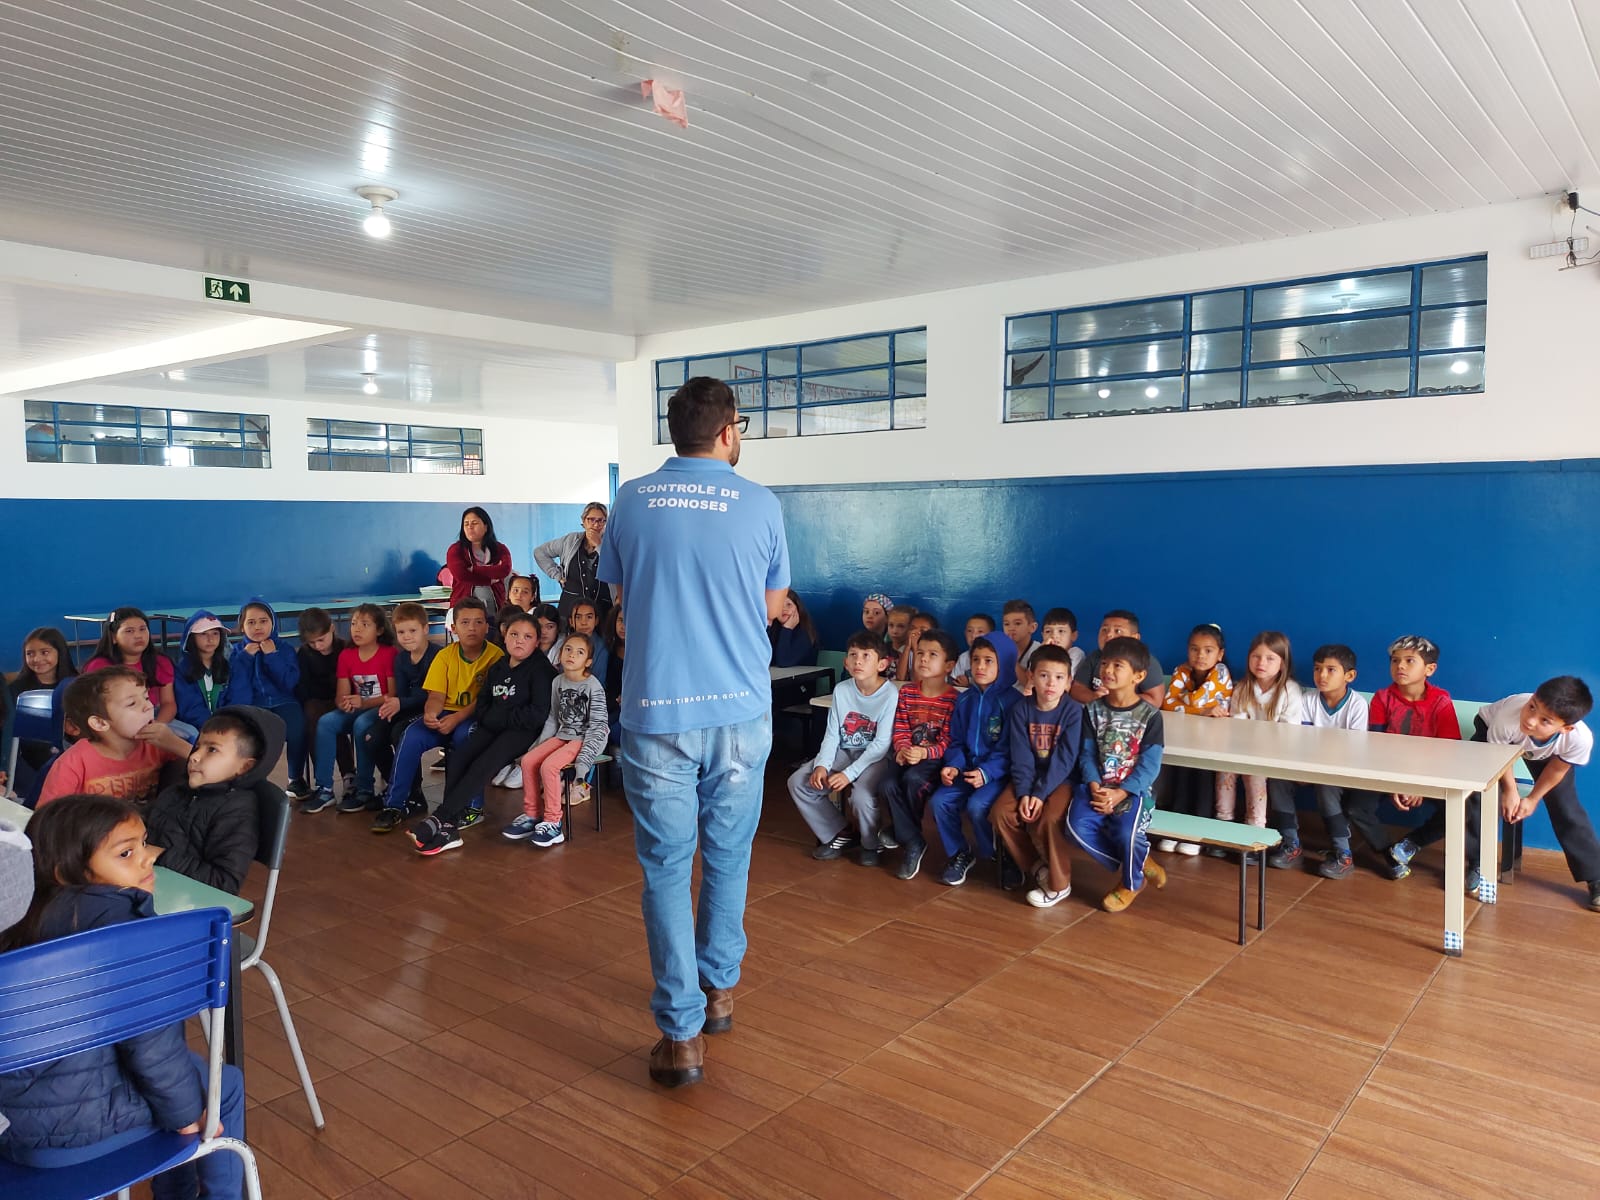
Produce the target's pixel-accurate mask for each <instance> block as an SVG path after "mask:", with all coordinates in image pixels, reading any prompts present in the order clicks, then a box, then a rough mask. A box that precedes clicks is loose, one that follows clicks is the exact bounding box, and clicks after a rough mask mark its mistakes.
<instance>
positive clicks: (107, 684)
mask: <svg viewBox="0 0 1600 1200" xmlns="http://www.w3.org/2000/svg"><path fill="white" fill-rule="evenodd" d="M122 681H125V682H127V683H133V684H137V685H138V686H139V689H140V690H141V691H143V690H145V688H146V687H147V685H146V683H145V679H144V676H143V675H141V674H139V672H137V671H135V670H134V669H133V668H132V667H102V668H101V669H100V670H98V671H90V672H89V673H88V674H87V675H79V676H78V677H77V678H76V679H74V680H73V681H72V682H71V683H69V684H67V691H66V694H65V695H64V696H63V697H62V698H61V712H62V715H63V716H64V717H65V718H66V720H67V722H68V723H69V724H72V725H76V726H77V727H78V732H79V733H81V734H82V735H83V736H84V737H86V738H90V739H91V740H92V739H93V737H94V732H93V731H92V730H91V729H90V728H89V718H90V717H99V718H100V719H101V720H102V721H104V720H105V719H106V693H107V692H109V691H110V690H111V685H112V684H114V683H117V682H122Z"/></svg>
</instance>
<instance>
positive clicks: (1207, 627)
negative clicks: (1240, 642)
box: [1189, 621, 1228, 650]
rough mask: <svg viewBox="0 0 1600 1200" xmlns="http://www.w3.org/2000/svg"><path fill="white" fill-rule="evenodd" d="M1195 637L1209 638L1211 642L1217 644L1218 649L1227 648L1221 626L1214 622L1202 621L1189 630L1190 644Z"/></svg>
mask: <svg viewBox="0 0 1600 1200" xmlns="http://www.w3.org/2000/svg"><path fill="white" fill-rule="evenodd" d="M1197 637H1208V638H1210V639H1211V640H1212V641H1214V642H1216V643H1217V648H1218V649H1221V650H1226V649H1227V648H1228V643H1227V641H1226V640H1224V638H1223V636H1222V626H1221V625H1218V624H1217V623H1216V622H1215V621H1202V622H1201V623H1200V624H1198V625H1196V626H1195V627H1194V628H1193V629H1191V630H1189V640H1190V641H1191V642H1192V641H1194V639H1195V638H1197Z"/></svg>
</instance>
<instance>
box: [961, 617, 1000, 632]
mask: <svg viewBox="0 0 1600 1200" xmlns="http://www.w3.org/2000/svg"><path fill="white" fill-rule="evenodd" d="M974 621H982V622H983V623H984V624H985V625H987V626H988V627H989V629H990V630H991V631H992V630H993V629H994V628H995V621H994V618H993V617H991V616H990V615H989V614H988V613H973V614H972V615H971V616H970V617H968V618H967V624H968V625H971V624H972V623H973V622H974Z"/></svg>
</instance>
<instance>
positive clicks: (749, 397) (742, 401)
mask: <svg viewBox="0 0 1600 1200" xmlns="http://www.w3.org/2000/svg"><path fill="white" fill-rule="evenodd" d="M733 399H734V403H735V404H737V405H738V406H739V407H740V408H760V407H761V381H760V380H757V381H756V382H755V383H736V384H734V385H733Z"/></svg>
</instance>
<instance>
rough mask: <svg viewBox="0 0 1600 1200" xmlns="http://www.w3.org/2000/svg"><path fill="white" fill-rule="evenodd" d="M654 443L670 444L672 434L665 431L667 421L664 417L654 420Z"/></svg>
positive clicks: (660, 444) (659, 444)
mask: <svg viewBox="0 0 1600 1200" xmlns="http://www.w3.org/2000/svg"><path fill="white" fill-rule="evenodd" d="M656 445H658V446H670V445H672V435H671V434H670V433H668V432H667V422H666V418H665V417H663V418H662V419H661V420H659V421H657V422H656Z"/></svg>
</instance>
